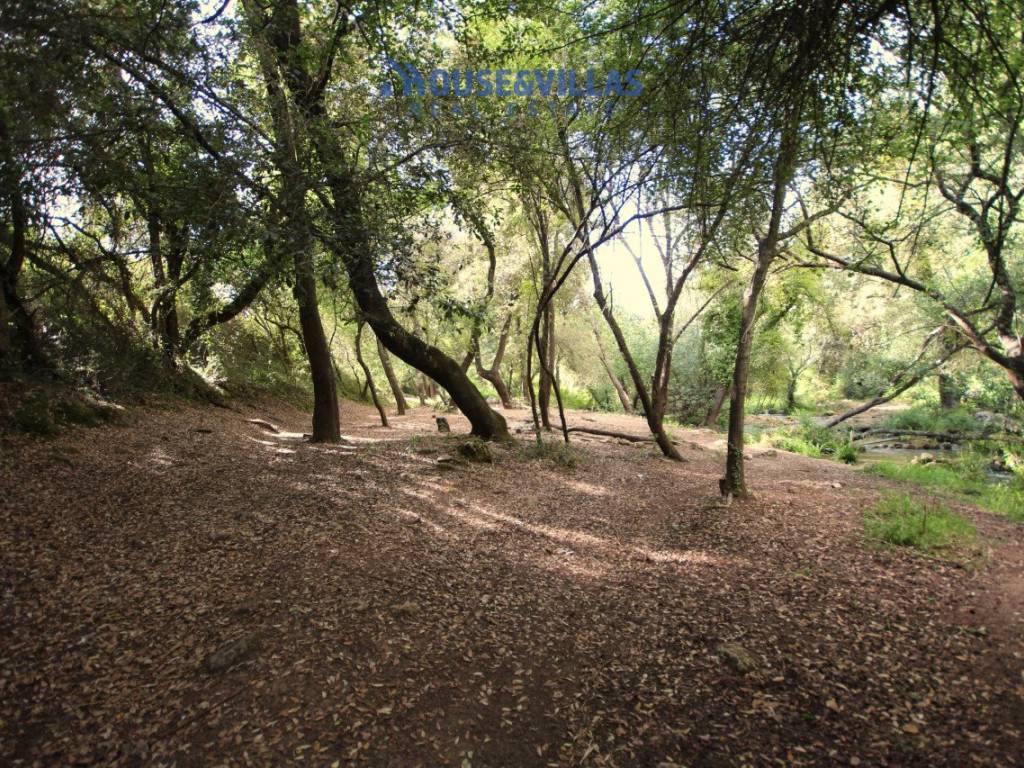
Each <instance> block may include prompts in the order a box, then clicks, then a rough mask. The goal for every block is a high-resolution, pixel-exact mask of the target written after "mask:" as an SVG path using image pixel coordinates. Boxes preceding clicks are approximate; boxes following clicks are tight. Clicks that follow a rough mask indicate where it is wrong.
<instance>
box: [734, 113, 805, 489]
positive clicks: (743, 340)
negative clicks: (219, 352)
mask: <svg viewBox="0 0 1024 768" xmlns="http://www.w3.org/2000/svg"><path fill="white" fill-rule="evenodd" d="M800 111H801V110H800V108H799V106H798V105H790V106H789V107H788V108H787V114H786V116H785V122H784V124H783V125H782V126H781V128H780V134H779V154H778V157H777V158H776V160H775V166H774V168H773V169H772V199H771V204H770V211H771V215H770V218H769V222H768V231H767V232H766V233H765V235H764V236H763V237H760V238H758V244H757V263H756V265H755V267H754V274H753V276H752V277H751V279H750V285H749V286H747V290H746V293H745V294H744V296H743V309H742V312H741V314H740V332H739V339H737V342H736V363H735V365H734V366H733V372H732V389H731V391H730V400H729V435H728V446H727V449H726V459H725V477H723V478H722V479H721V480H719V482H718V487H719V490H720V491H721V493H722V495H723V496H747V495H749V492H748V491H747V484H746V477H745V474H744V468H743V441H744V433H743V429H744V425H745V421H746V412H745V408H746V401H747V380H748V378H749V376H750V350H751V347H752V346H753V343H754V326H755V324H756V323H757V305H758V302H759V301H760V299H761V292H762V291H763V290H764V286H765V282H766V281H767V280H768V270H769V269H770V268H771V265H772V262H773V261H775V257H776V256H777V255H778V244H779V230H780V228H781V225H782V213H783V209H784V207H785V201H786V188H787V187H788V186H789V183H790V182H791V181H792V179H793V174H794V172H795V169H796V157H797V148H798V146H799V130H800Z"/></svg>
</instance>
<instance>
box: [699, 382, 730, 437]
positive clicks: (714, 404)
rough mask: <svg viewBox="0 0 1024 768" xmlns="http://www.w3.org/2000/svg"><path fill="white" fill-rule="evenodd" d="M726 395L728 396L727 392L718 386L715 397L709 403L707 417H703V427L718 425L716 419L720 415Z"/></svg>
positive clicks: (724, 388)
mask: <svg viewBox="0 0 1024 768" xmlns="http://www.w3.org/2000/svg"><path fill="white" fill-rule="evenodd" d="M727 394H729V390H728V389H726V387H724V386H723V385H721V384H719V385H718V387H717V388H716V389H715V397H714V399H713V400H712V401H711V407H710V408H708V413H707V416H705V417H704V426H705V427H713V426H715V425H716V424H717V423H718V417H719V415H721V413H722V406H723V405H724V404H725V396H726V395H727Z"/></svg>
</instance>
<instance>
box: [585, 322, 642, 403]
mask: <svg viewBox="0 0 1024 768" xmlns="http://www.w3.org/2000/svg"><path fill="white" fill-rule="evenodd" d="M591 329H592V330H593V331H594V341H596V342H597V356H598V358H599V359H600V360H601V365H602V366H603V367H604V372H605V373H606V374H607V375H608V379H609V381H611V383H612V386H613V387H614V388H615V394H616V395H617V396H618V398H619V403H620V404H621V405H622V410H623V412H624V413H633V405H632V404H631V403H630V402H629V393H628V392H626V388H625V387H624V386H622V381H621V380H620V379H619V377H618V376H616V375H615V371H614V369H613V368H612V366H611V364H610V363H609V362H608V356H607V355H605V353H604V345H603V344H602V343H601V333H600V332H599V331H598V330H597V326H596V325H593V326H591Z"/></svg>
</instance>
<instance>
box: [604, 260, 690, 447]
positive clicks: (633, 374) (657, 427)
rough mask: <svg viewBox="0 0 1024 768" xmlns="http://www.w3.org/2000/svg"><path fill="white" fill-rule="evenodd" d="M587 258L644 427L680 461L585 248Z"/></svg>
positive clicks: (660, 445)
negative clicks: (637, 402)
mask: <svg viewBox="0 0 1024 768" xmlns="http://www.w3.org/2000/svg"><path fill="white" fill-rule="evenodd" d="M587 259H588V260H589V262H590V272H591V277H592V278H593V279H594V300H595V301H596V302H597V306H598V309H600V310H601V315H602V316H603V317H604V319H605V322H606V323H607V324H608V328H609V329H611V332H612V336H613V337H614V339H615V343H616V345H617V346H618V348H619V354H620V355H622V360H623V362H625V363H626V370H628V371H629V375H630V378H632V379H633V386H635V387H636V392H637V395H638V396H639V398H640V402H641V403H643V408H644V418H646V419H647V426H648V428H649V429H650V430H651V434H652V435H654V441H655V442H656V443H657V444H658V448H660V449H661V452H662V454H664V455H665V456H667V457H668V458H670V459H672V460H673V461H682V460H683V457H682V455H681V454H680V453H679V449H678V448H676V446H675V443H673V442H672V438H670V437H669V436H668V432H666V431H665V421H664V418H663V417H664V414H663V413H659V412H658V411H656V410H655V409H654V407H653V403H652V402H651V397H650V395H649V394H648V392H647V387H646V384H645V382H644V377H643V375H642V374H641V373H640V367H639V366H638V365H637V363H636V360H635V359H634V358H633V355H632V353H631V352H630V351H629V343H628V342H627V341H626V336H625V334H624V333H623V332H622V328H621V326H619V323H618V321H617V320H616V319H615V315H614V314H613V313H612V309H611V306H610V305H609V304H608V298H607V297H606V296H605V293H604V286H603V285H602V283H601V271H600V267H599V266H598V263H597V257H596V256H595V255H594V251H593V249H588V251H587Z"/></svg>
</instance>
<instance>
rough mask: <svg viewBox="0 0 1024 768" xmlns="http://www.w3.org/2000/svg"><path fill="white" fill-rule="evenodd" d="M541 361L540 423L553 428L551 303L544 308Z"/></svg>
mask: <svg viewBox="0 0 1024 768" xmlns="http://www.w3.org/2000/svg"><path fill="white" fill-rule="evenodd" d="M540 348H541V353H542V354H543V355H544V359H543V360H542V361H540V362H541V366H540V373H539V378H538V386H537V407H538V408H540V423H541V426H543V427H544V429H551V387H552V384H553V382H552V381H551V376H550V374H549V373H548V371H553V370H554V366H553V364H552V363H553V360H552V357H553V351H554V348H555V311H554V308H553V307H552V306H551V304H550V303H549V304H548V305H547V306H546V307H545V308H544V322H543V323H542V330H541V336H540Z"/></svg>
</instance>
